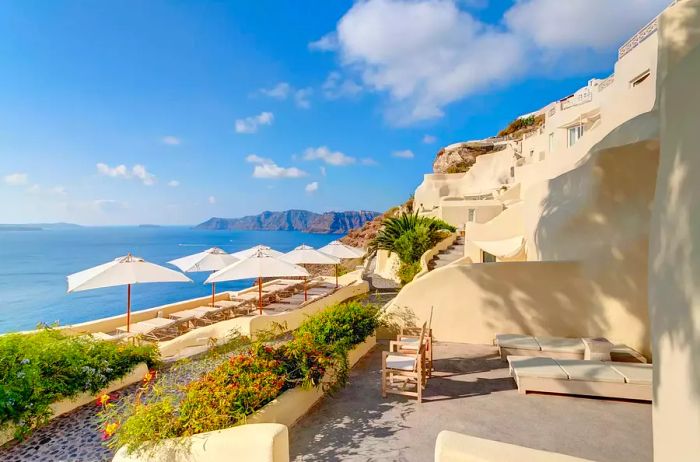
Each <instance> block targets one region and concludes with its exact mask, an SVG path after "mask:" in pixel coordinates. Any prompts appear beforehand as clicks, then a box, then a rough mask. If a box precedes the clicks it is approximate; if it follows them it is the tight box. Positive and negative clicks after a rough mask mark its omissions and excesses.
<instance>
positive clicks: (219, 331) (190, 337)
mask: <svg viewBox="0 0 700 462" xmlns="http://www.w3.org/2000/svg"><path fill="white" fill-rule="evenodd" d="M355 273H356V272H353V273H349V274H345V275H343V276H341V279H340V280H341V282H344V283H347V282H348V281H352V282H351V283H349V284H348V285H346V286H341V287H340V288H338V290H336V291H335V292H333V293H332V294H330V295H328V296H326V297H323V298H321V299H318V300H315V301H312V302H310V303H308V304H307V305H305V306H302V307H301V308H298V309H296V310H293V311H289V312H287V313H279V314H273V315H267V314H265V315H259V314H254V315H252V316H240V317H237V318H234V319H229V320H228V321H221V322H217V323H215V324H211V325H208V326H202V327H198V328H197V329H193V330H191V331H189V332H187V333H185V334H183V335H180V336H178V337H176V338H174V339H172V340H168V341H165V342H160V343H159V344H158V347H159V348H160V353H161V356H162V357H163V358H164V359H166V360H167V359H168V358H171V357H174V356H176V355H179V354H180V352H182V350H184V349H186V348H192V347H202V346H205V345H207V344H209V343H210V342H211V341H212V340H217V341H221V340H223V339H225V338H226V337H227V336H229V335H231V334H232V333H234V332H238V333H239V334H240V335H243V336H246V337H254V336H255V333H256V332H259V331H261V330H270V329H271V328H272V327H273V323H277V324H280V325H284V324H286V326H287V328H286V330H287V331H289V330H294V329H296V328H297V327H299V325H300V324H301V323H302V322H303V321H304V320H305V319H306V318H307V317H308V316H311V315H313V314H315V313H318V312H319V311H322V310H323V309H325V308H328V307H329V306H331V305H335V304H336V303H341V302H343V301H345V300H347V299H349V298H352V297H356V296H358V295H362V294H364V293H367V292H368V291H369V284H367V282H365V281H362V282H358V281H356V279H357V274H355ZM357 273H359V272H357ZM342 278H344V279H342ZM331 279H333V281H334V282H335V278H331Z"/></svg>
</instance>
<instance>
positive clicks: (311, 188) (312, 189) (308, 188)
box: [304, 181, 318, 194]
mask: <svg viewBox="0 0 700 462" xmlns="http://www.w3.org/2000/svg"><path fill="white" fill-rule="evenodd" d="M304 191H306V192H307V193H309V194H311V193H315V192H316V191H318V181H314V182H311V183H309V184H307V185H306V186H305V187H304Z"/></svg>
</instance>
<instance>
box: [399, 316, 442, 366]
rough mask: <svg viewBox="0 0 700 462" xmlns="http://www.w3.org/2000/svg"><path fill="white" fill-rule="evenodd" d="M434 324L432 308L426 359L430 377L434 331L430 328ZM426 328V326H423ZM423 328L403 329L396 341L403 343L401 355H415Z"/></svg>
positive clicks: (426, 343) (426, 332)
mask: <svg viewBox="0 0 700 462" xmlns="http://www.w3.org/2000/svg"><path fill="white" fill-rule="evenodd" d="M432 324H433V307H432V306H431V307H430V317H429V318H428V326H427V328H426V330H425V338H424V341H425V357H426V361H427V363H428V364H427V368H426V371H427V373H428V377H431V376H432V375H433V329H432V328H431V327H430V326H431V325H432ZM423 327H425V324H423ZM421 330H422V328H420V327H402V328H401V331H400V333H399V334H398V335H396V341H397V342H401V344H402V347H401V348H400V349H399V352H400V353H415V352H416V350H417V349H418V341H419V336H420V334H421Z"/></svg>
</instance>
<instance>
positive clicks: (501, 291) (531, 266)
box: [385, 262, 650, 357]
mask: <svg viewBox="0 0 700 462" xmlns="http://www.w3.org/2000/svg"><path fill="white" fill-rule="evenodd" d="M431 306H432V307H434V311H433V320H432V329H433V333H434V335H435V337H436V339H438V340H440V341H448V342H461V343H479V344H490V343H491V342H492V341H493V338H494V336H495V334H497V333H515V334H518V333H519V334H529V335H551V336H562V337H589V336H590V337H601V336H602V337H607V338H608V339H609V340H611V341H612V342H614V343H624V344H627V345H628V346H630V347H632V348H634V349H636V350H638V351H640V352H641V353H642V354H644V355H645V356H647V357H649V356H650V341H649V325H648V322H647V316H646V306H638V305H637V304H634V303H631V302H630V301H629V300H628V299H625V298H622V299H620V298H612V297H610V296H609V295H608V294H607V293H605V292H604V291H603V290H601V284H599V283H598V282H597V281H596V280H595V279H593V278H592V277H591V275H590V274H588V273H587V272H586V271H585V268H584V267H583V266H582V265H581V264H580V263H578V262H507V263H495V264H494V263H483V264H463V265H456V264H452V265H448V266H445V267H442V268H438V269H436V270H434V271H431V272H430V273H429V274H427V275H425V276H424V277H422V278H420V279H417V280H414V281H412V282H411V283H409V284H407V285H406V286H404V287H403V289H402V290H401V291H400V292H399V294H398V296H397V297H396V298H395V299H394V300H393V301H392V302H390V304H388V305H387V307H386V309H387V311H388V312H390V313H395V314H396V315H397V318H398V319H400V320H401V321H400V322H406V321H405V320H406V319H409V320H410V321H412V323H415V324H416V325H420V324H421V323H423V322H424V321H427V320H428V317H429V316H430V308H431ZM411 318H412V319H411ZM385 335H386V334H385Z"/></svg>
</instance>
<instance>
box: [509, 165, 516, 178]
mask: <svg viewBox="0 0 700 462" xmlns="http://www.w3.org/2000/svg"><path fill="white" fill-rule="evenodd" d="M510 177H511V178H515V167H511V168H510Z"/></svg>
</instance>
